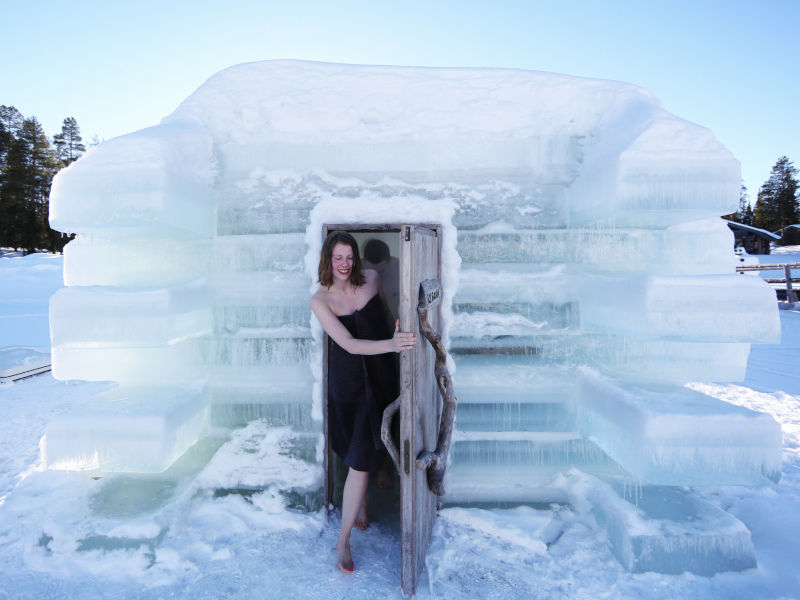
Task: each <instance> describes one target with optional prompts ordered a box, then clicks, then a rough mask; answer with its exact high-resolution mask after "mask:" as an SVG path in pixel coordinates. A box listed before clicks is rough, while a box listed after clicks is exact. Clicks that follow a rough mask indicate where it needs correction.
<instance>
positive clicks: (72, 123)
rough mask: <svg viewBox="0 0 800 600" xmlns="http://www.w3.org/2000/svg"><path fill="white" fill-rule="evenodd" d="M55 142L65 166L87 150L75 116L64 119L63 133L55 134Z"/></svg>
mask: <svg viewBox="0 0 800 600" xmlns="http://www.w3.org/2000/svg"><path fill="white" fill-rule="evenodd" d="M53 143H54V144H55V146H56V153H57V155H58V159H59V161H61V165H62V166H64V167H66V166H67V165H69V164H70V163H73V162H75V161H76V160H78V158H79V157H80V155H81V154H83V153H84V152H86V146H84V145H83V138H81V130H80V128H79V127H78V122H77V121H76V120H75V119H74V118H73V117H67V118H66V119H64V123H63V124H62V125H61V133H58V134H56V135H54V136H53Z"/></svg>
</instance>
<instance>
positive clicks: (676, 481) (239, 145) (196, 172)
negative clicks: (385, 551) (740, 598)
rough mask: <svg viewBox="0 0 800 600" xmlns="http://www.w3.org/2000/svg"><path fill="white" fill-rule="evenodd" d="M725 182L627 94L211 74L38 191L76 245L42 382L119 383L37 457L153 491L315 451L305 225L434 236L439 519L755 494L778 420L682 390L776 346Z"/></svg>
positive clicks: (530, 75) (449, 76)
mask: <svg viewBox="0 0 800 600" xmlns="http://www.w3.org/2000/svg"><path fill="white" fill-rule="evenodd" d="M739 184H740V170H739V164H738V162H737V161H736V159H735V158H734V157H733V156H732V155H731V154H730V152H728V151H727V150H726V149H725V148H724V147H723V146H722V145H721V144H720V143H719V142H718V141H717V140H716V139H715V138H714V137H713V135H712V134H711V132H709V131H708V130H707V129H704V128H702V127H699V126H697V125H694V124H692V123H689V122H687V121H684V120H682V119H680V118H678V117H676V116H674V115H672V114H670V113H669V112H667V111H666V110H665V109H664V108H663V107H662V106H661V105H660V104H659V102H658V101H657V100H656V99H655V98H654V97H653V96H652V95H651V94H649V93H648V92H646V91H644V90H642V89H640V88H638V87H635V86H632V85H628V84H623V83H618V82H610V81H601V80H592V79H583V78H575V77H569V76H564V75H556V74H549V73H541V72H530V71H521V70H500V69H424V68H399V67H368V66H349V65H333V64H321V63H307V62H295V61H267V62H261V63H253V64H244V65H239V66H235V67H232V68H229V69H226V70H224V71H222V72H220V73H218V74H216V75H215V76H213V77H212V78H211V79H210V80H208V82H206V83H205V84H204V85H203V86H201V87H200V88H199V89H198V90H197V91H196V92H195V93H194V94H192V95H191V96H190V97H189V98H187V99H186V100H185V101H184V102H183V103H182V104H181V105H180V106H179V107H178V109H177V110H176V111H175V112H174V113H173V114H172V115H170V116H169V117H167V118H166V119H164V120H163V122H162V123H161V124H160V125H157V126H155V127H151V128H148V129H144V130H141V131H138V132H134V133H131V134H129V135H126V136H122V137H119V138H116V139H113V140H111V141H109V142H106V143H104V144H102V145H101V146H99V147H97V148H95V149H92V150H91V151H89V152H87V153H86V155H85V156H84V157H82V158H81V159H80V160H79V161H77V162H76V163H75V164H73V165H71V166H70V167H69V168H67V169H65V170H64V171H62V172H61V173H59V175H58V176H57V178H56V180H55V182H54V184H53V191H52V194H51V210H50V220H51V224H52V226H53V227H54V228H56V229H59V230H61V231H69V232H77V233H78V237H77V238H76V239H75V240H74V241H73V242H71V243H70V244H69V245H68V246H67V247H66V249H65V260H64V278H65V284H66V286H67V287H66V288H64V289H63V290H61V291H60V292H58V293H57V294H56V295H55V296H54V297H53V298H52V301H51V335H52V348H53V373H54V375H55V376H56V377H57V378H59V379H85V380H113V381H117V382H119V387H118V388H116V389H114V390H113V391H112V392H109V393H108V394H106V395H104V396H100V397H98V398H96V402H95V403H94V406H93V407H90V408H87V409H83V410H82V411H81V412H80V413H78V412H76V413H74V414H70V415H66V416H64V417H61V418H59V419H57V420H56V421H54V422H53V423H51V425H50V427H49V428H48V431H47V434H46V436H45V439H44V441H43V445H42V447H43V457H44V460H45V463H46V464H47V465H48V466H49V467H51V468H72V469H97V470H100V471H112V472H116V471H128V472H157V471H161V470H163V469H165V468H167V467H168V466H169V465H170V464H171V463H172V462H173V461H174V460H175V459H176V458H178V457H179V456H180V455H181V454H182V453H183V452H185V451H186V449H187V448H189V447H190V446H191V445H192V444H193V443H195V441H197V440H198V439H199V438H201V437H202V436H204V435H207V434H208V432H209V431H215V432H217V433H218V432H219V431H220V428H230V427H237V426H240V425H243V424H244V423H246V422H247V421H248V420H250V419H252V418H259V417H260V418H266V419H268V420H270V421H271V422H274V423H275V424H276V425H289V426H291V427H292V428H294V430H295V431H296V433H297V436H298V437H299V438H302V437H304V436H305V437H306V438H308V439H312V440H317V439H319V432H320V430H321V411H320V405H321V404H320V402H321V399H320V392H319V390H320V386H319V379H320V376H321V375H320V374H321V369H320V365H319V361H320V349H319V347H320V331H319V328H318V326H317V325H316V324H314V323H312V322H311V316H310V311H309V308H308V299H309V297H310V293H311V287H312V276H313V274H314V271H315V264H316V260H317V256H318V250H319V246H320V228H321V226H322V225H323V224H324V223H326V222H335V223H348V222H353V223H355V222H359V223H386V222H391V223H397V222H412V223H413V222H431V221H432V220H433V221H436V222H437V223H438V224H439V225H441V227H442V235H443V240H442V248H443V254H442V270H443V278H444V285H445V294H444V304H445V307H444V315H443V317H444V322H445V324H446V333H447V335H448V340H449V344H448V345H449V349H450V353H451V357H452V359H453V363H454V365H455V368H456V370H455V373H454V381H455V386H456V392H457V395H458V397H459V408H458V413H457V418H456V431H455V433H454V439H453V444H452V448H451V468H450V470H449V474H448V479H447V486H448V489H449V493H448V496H447V498H446V501H447V502H486V501H490V502H498V501H500V502H504V501H508V502H539V501H553V500H556V501H558V500H567V501H568V500H569V498H568V496H569V494H570V493H572V492H570V490H573V491H574V489H577V488H579V487H580V485H578V484H574V485H572V486H571V487H570V485H568V484H565V483H564V477H563V476H562V477H560V478H559V476H558V474H559V473H561V474H563V473H570V472H571V473H573V474H574V473H575V472H574V471H570V469H571V468H572V467H577V468H578V469H580V472H581V473H589V474H592V475H593V476H597V477H598V478H599V479H598V480H603V479H606V480H607V479H608V478H611V479H613V478H614V477H617V476H618V474H619V473H623V474H624V476H625V477H627V478H628V479H629V480H633V481H639V482H643V483H645V484H647V485H651V486H667V487H664V488H663V489H671V488H669V487H668V486H676V485H677V486H682V485H699V484H764V483H769V482H771V481H776V480H777V478H778V477H779V473H780V459H781V457H780V448H781V432H780V428H779V426H778V425H777V424H776V423H775V422H774V421H773V420H772V419H771V418H770V417H768V416H766V415H762V414H757V413H753V412H750V411H747V410H744V409H741V408H738V407H735V406H732V405H729V404H726V403H723V402H721V401H718V400H715V399H713V398H711V397H708V396H704V395H702V394H700V393H698V392H695V391H692V390H690V389H687V388H685V387H683V384H684V383H685V382H687V381H694V380H705V381H713V380H737V379H741V378H743V376H744V372H745V366H746V361H747V356H748V352H749V344H750V343H758V342H773V341H775V340H776V339H777V338H778V336H779V324H778V316H777V309H776V306H775V298H774V294H773V292H772V291H771V290H770V289H769V288H768V287H767V286H766V285H764V284H762V282H761V281H759V280H758V279H757V278H750V277H740V276H737V275H736V274H735V273H734V261H733V254H732V251H731V248H732V244H731V233H730V231H729V230H728V228H727V227H726V226H725V224H724V223H723V222H722V221H721V220H720V219H719V218H718V216H719V215H721V214H726V213H729V212H731V211H732V210H734V209H735V207H736V203H737V200H738V192H739ZM310 456H313V453H311V454H310ZM573 483H574V482H573ZM593 489H594V488H593ZM594 493H599V492H597V490H596V489H595V492H594ZM610 504H613V503H610V502H606V503H604V502H601V501H598V503H597V505H598V506H602V505H606V506H608V505H610ZM637 510H638V508H637ZM615 514H616V513H614V511H613V510H612V509H609V510H608V511H606V513H605V516H604V518H605V520H606V521H608V522H609V523H612V522H613V521H614V519H615V518H616V519H617V520H619V517H618V516H617V517H615V516H614V515H615ZM737 523H738V522H737ZM717 524H718V523H717ZM739 525H741V524H739ZM610 527H612V526H611V525H610ZM742 527H743V526H742ZM612 529H613V527H612ZM624 529H625V528H624V527H622V528H621V529H620V528H617V529H613V531H617V532H618V534H619V535H617V537H619V538H620V539H619V540H617V541H616V542H615V543H616V544H617V545H618V546H619V548H618V549H617V553H618V556H620V558H621V560H623V562H624V561H625V560H628V559H630V562H631V564H630V565H629V566H630V567H631V568H632V569H636V568H637V564H636V561H637V560H638V558H637V556H638V557H639V558H641V556H642V554H643V552H644V551H641V549H640V550H639V551H638V554H637V553H636V552H637V551H634V550H631V549H630V548H631V547H632V545H633V546H636V544H637V543H638V544H639V546H641V544H642V543H643V542H642V540H638V542H637V541H636V540H633V541H632V540H631V539H627V538H625V535H626V534H625V533H624ZM734 529H736V527H734ZM619 532H621V533H619ZM745 533H746V535H747V536H749V532H746V530H745ZM736 535H744V534H743V533H742V532H741V531H740V530H739V529H736ZM620 536H621V537H620ZM612 537H613V536H612ZM629 537H630V536H629ZM623 538H624V539H623ZM615 539H616V538H615ZM748 539H749V537H748ZM637 547H638V546H637ZM620 548H621V549H620ZM626 553H627V554H626ZM626 557H627V558H626ZM630 557H633V558H630ZM742 564H744V566H747V560H745V563H742ZM642 565H643V563H641V564H639V567H641V568H642V569H646V568H647V567H646V565H645V566H642Z"/></svg>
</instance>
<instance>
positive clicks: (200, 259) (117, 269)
mask: <svg viewBox="0 0 800 600" xmlns="http://www.w3.org/2000/svg"><path fill="white" fill-rule="evenodd" d="M209 246H210V244H209V243H208V242H205V241H200V242H198V241H184V240H176V239H169V238H166V239H148V238H143V239H142V238H140V239H132V240H131V239H104V238H100V237H97V236H89V235H79V236H78V237H76V238H75V239H74V240H72V241H71V242H70V243H69V244H67V245H66V246H65V247H64V284H65V285H67V286H68V287H72V286H127V287H131V286H136V287H166V286H170V285H180V284H184V283H188V282H190V281H194V280H196V279H198V278H200V277H202V276H204V275H205V274H206V273H207V272H208V262H209V254H210V253H211V250H210V248H209Z"/></svg>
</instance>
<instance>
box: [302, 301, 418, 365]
mask: <svg viewBox="0 0 800 600" xmlns="http://www.w3.org/2000/svg"><path fill="white" fill-rule="evenodd" d="M311 310H312V311H313V312H314V315H316V317H317V319H319V322H320V324H321V325H322V328H323V329H324V330H325V333H327V334H328V335H329V336H331V338H333V341H335V342H336V343H337V344H339V345H340V346H341V347H342V348H344V349H345V350H346V351H347V352H349V353H350V354H386V353H387V352H402V351H403V350H408V349H409V348H412V347H413V346H414V344H416V342H417V339H416V336H415V335H414V334H413V333H403V332H401V331H397V329H399V326H400V321H398V322H397V323H396V325H395V332H394V336H393V337H391V338H389V339H386V340H361V339H358V338H354V337H353V336H352V335H351V334H350V332H349V331H347V328H346V327H345V326H344V325H342V322H341V321H339V318H338V317H337V316H336V315H334V314H333V311H332V310H331V309H330V307H329V306H328V304H327V302H325V300H324V299H323V298H320V297H319V296H316V295H315V296H313V297H312V298H311Z"/></svg>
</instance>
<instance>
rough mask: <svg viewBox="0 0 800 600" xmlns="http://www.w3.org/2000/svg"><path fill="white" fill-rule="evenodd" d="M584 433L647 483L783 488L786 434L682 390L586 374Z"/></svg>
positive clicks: (765, 418) (755, 416)
mask: <svg viewBox="0 0 800 600" xmlns="http://www.w3.org/2000/svg"><path fill="white" fill-rule="evenodd" d="M580 382H581V392H580V400H579V405H578V406H579V408H578V414H579V430H580V432H581V433H582V434H583V435H584V436H586V437H587V438H588V439H591V440H593V441H594V442H596V443H597V444H598V445H599V446H600V447H601V448H603V450H605V451H606V452H607V453H608V454H609V455H610V456H611V457H612V458H613V459H614V460H616V461H617V462H618V463H619V464H620V465H621V466H622V467H623V468H625V469H626V470H627V471H628V472H630V473H631V474H633V475H634V476H635V477H637V478H638V479H640V480H641V481H645V482H648V483H655V484H666V485H764V484H768V483H769V482H774V481H777V480H778V479H779V477H780V465H781V453H780V445H781V428H780V425H778V423H776V422H775V420H774V419H773V418H772V417H771V416H769V415H766V414H763V413H758V412H754V411H751V410H748V409H744V408H741V407H738V406H733V405H731V404H728V403H726V402H722V401H720V400H717V399H716V398H712V397H710V396H706V395H705V394H702V393H699V392H697V391H694V390H690V389H688V388H684V387H666V386H646V387H645V386H631V385H627V386H624V384H619V383H614V382H612V381H609V380H608V379H606V378H604V377H603V376H602V375H600V374H598V373H597V372H595V371H592V370H590V369H583V370H582V371H581V373H580Z"/></svg>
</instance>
